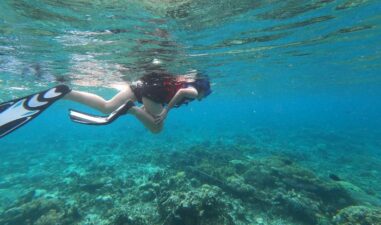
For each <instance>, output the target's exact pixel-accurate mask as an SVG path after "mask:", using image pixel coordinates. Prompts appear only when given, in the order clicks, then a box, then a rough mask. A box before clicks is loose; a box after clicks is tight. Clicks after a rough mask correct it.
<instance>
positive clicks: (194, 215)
mask: <svg viewBox="0 0 381 225" xmlns="http://www.w3.org/2000/svg"><path fill="white" fill-rule="evenodd" d="M158 207H159V209H158V210H159V213H160V215H161V216H162V218H163V219H164V224H166V225H180V224H181V225H219V224H233V222H232V218H231V217H229V214H228V205H227V204H226V203H225V202H224V201H223V198H222V191H221V189H219V188H218V187H215V186H210V185H203V186H202V187H201V188H198V189H195V190H192V191H188V192H172V193H171V194H170V195H169V196H167V197H165V198H162V199H161V201H160V203H159V206H158Z"/></svg>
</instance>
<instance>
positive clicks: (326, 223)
mask: <svg viewBox="0 0 381 225" xmlns="http://www.w3.org/2000/svg"><path fill="white" fill-rule="evenodd" d="M250 140H252V139H251V138H250V137H248V138H246V137H237V139H236V140H235V141H234V142H232V144H231V145H228V144H226V142H223V143H221V142H219V141H214V142H211V141H205V140H204V141H203V142H196V143H195V144H193V145H184V147H182V148H172V147H171V146H169V145H167V146H165V145H163V146H162V147H161V148H158V147H152V146H155V145H153V144H152V143H146V144H141V143H140V144H138V143H135V144H136V145H135V147H134V148H131V147H130V148H129V147H128V146H127V145H125V144H123V143H122V144H120V143H119V144H115V143H112V141H110V143H109V144H108V145H104V143H101V142H96V141H93V142H86V145H84V146H82V148H81V150H78V149H75V148H71V147H70V145H68V146H67V148H68V149H67V151H66V154H62V152H59V151H52V150H51V149H50V150H43V149H41V150H40V152H37V153H36V154H34V155H29V156H28V157H22V155H24V156H25V154H23V151H19V152H18V153H15V152H13V153H11V152H10V153H7V154H5V153H4V157H3V163H2V164H1V166H0V167H1V170H0V171H1V179H0V196H1V197H0V200H1V201H0V202H1V204H0V210H1V211H0V224H1V225H24V224H25V225H29V224H34V225H51V224H60V225H69V224H77V225H90V224H94V225H95V224H96V225H106V224H109V225H243V224H253V225H254V224H255V225H281V224H282V225H288V224H290V225H291V224H295V225H314V224H316V225H350V224H364V225H368V224H369V225H371V224H381V216H380V215H381V207H380V201H379V198H378V195H376V194H374V193H372V192H369V191H367V190H364V189H363V188H361V187H359V186H357V185H356V184H354V183H352V182H351V181H349V180H347V179H345V178H344V177H342V176H339V175H337V174H336V173H332V171H331V173H329V174H328V175H327V173H321V171H320V172H319V171H314V170H313V169H314V166H313V165H312V166H310V167H307V166H305V165H304V164H305V163H303V162H302V161H301V160H300V159H299V158H298V157H296V156H295V155H294V154H296V153H295V152H293V153H289V154H287V153H285V152H278V154H273V153H270V154H269V152H271V151H270V150H269V149H265V150H264V149H261V148H260V147H259V146H258V145H255V144H253V143H252V142H251V141H250ZM238 143H239V144H238ZM130 144H131V143H130ZM147 146H151V148H148V147H147ZM126 149H128V150H126ZM25 151H27V150H25ZM264 152H266V154H265V153H264ZM15 158H17V160H13V159H15ZM326 175H327V176H326ZM360 184H361V183H360Z"/></svg>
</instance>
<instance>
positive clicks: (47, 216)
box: [0, 198, 80, 225]
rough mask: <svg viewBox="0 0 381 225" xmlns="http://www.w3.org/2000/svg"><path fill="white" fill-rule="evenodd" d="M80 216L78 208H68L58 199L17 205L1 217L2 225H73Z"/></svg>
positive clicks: (40, 199)
mask: <svg viewBox="0 0 381 225" xmlns="http://www.w3.org/2000/svg"><path fill="white" fill-rule="evenodd" d="M79 218H80V215H79V213H78V210H77V209H76V208H73V207H71V208H66V206H64V205H63V203H62V202H60V201H58V200H56V199H43V198H39V199H34V200H31V201H29V202H26V203H24V202H21V203H17V204H16V205H14V206H13V207H10V208H9V209H7V210H5V211H4V212H3V213H2V214H1V215H0V224H6V225H21V224H35V225H50V224H62V225H66V224H67V225H69V224H73V222H74V221H76V220H78V219H79Z"/></svg>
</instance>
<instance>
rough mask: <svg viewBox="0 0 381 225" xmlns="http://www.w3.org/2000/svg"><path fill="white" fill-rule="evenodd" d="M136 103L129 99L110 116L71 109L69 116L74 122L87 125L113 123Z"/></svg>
mask: <svg viewBox="0 0 381 225" xmlns="http://www.w3.org/2000/svg"><path fill="white" fill-rule="evenodd" d="M134 105H135V104H134V103H133V102H132V101H127V102H126V103H125V104H123V105H122V106H120V107H119V108H118V109H116V110H115V111H114V112H112V113H111V114H110V115H108V116H95V115H90V114H87V113H83V112H79V111H76V110H73V109H71V110H69V116H70V119H71V120H72V121H73V122H77V123H82V124H87V125H107V124H110V123H112V122H113V121H114V120H116V119H117V118H118V117H120V116H122V115H124V114H126V113H127V111H128V110H129V109H130V108H131V107H133V106H134Z"/></svg>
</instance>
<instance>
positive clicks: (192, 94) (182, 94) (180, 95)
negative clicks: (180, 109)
mask: <svg viewBox="0 0 381 225" xmlns="http://www.w3.org/2000/svg"><path fill="white" fill-rule="evenodd" d="M197 96H198V92H197V90H196V88H194V87H188V88H181V89H180V90H178V91H177V93H176V94H175V96H173V98H172V99H171V101H170V102H169V103H168V105H167V107H166V108H164V109H163V112H161V113H160V115H158V116H157V117H156V118H155V122H156V123H161V122H162V121H163V120H164V119H165V118H166V117H167V114H168V112H169V110H171V109H172V108H173V107H174V106H175V105H176V104H177V103H179V102H181V101H182V100H183V99H184V98H192V99H194V98H197Z"/></svg>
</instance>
